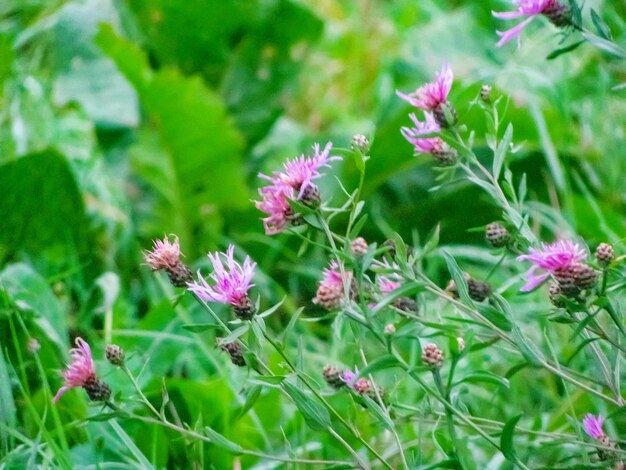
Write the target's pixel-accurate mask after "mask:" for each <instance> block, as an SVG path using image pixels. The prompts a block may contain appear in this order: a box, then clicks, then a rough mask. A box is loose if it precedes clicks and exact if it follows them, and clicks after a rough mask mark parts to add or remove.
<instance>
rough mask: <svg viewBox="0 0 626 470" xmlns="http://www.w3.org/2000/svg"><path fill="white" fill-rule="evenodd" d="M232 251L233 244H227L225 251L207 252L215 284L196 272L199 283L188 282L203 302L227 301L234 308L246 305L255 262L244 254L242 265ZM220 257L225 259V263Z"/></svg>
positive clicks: (190, 288)
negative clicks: (210, 283)
mask: <svg viewBox="0 0 626 470" xmlns="http://www.w3.org/2000/svg"><path fill="white" fill-rule="evenodd" d="M234 251H235V246H234V245H229V246H228V250H227V251H226V253H220V252H215V253H209V254H208V256H209V259H210V260H211V264H212V265H213V274H211V279H212V280H213V281H214V282H215V284H214V285H213V286H210V285H209V284H208V283H207V281H206V279H204V278H203V277H202V275H201V274H200V273H199V272H198V279H200V284H198V283H197V282H193V283H189V284H187V286H188V289H189V290H190V291H191V292H193V293H194V294H196V295H197V296H198V297H200V298H201V299H202V300H204V301H205V302H220V303H228V304H231V305H232V306H234V307H236V308H237V307H243V306H246V305H248V303H249V298H248V290H249V289H250V287H252V286H253V284H251V281H252V278H253V277H254V269H255V268H256V263H254V262H253V261H252V260H251V259H250V257H249V256H246V259H245V260H244V262H243V266H242V265H241V264H239V263H238V262H237V261H235V258H234V256H233V254H234ZM222 258H223V259H224V260H225V263H226V264H225V265H224V263H223V262H222Z"/></svg>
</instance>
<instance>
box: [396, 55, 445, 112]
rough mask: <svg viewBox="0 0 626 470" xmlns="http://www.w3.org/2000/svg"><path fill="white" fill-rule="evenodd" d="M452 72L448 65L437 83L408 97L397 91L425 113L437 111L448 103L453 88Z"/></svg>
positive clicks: (425, 86) (439, 74) (442, 70)
mask: <svg viewBox="0 0 626 470" xmlns="http://www.w3.org/2000/svg"><path fill="white" fill-rule="evenodd" d="M453 78H454V77H453V75H452V70H451V69H450V66H449V65H448V64H444V65H443V66H442V67H441V72H439V73H438V74H437V77H436V78H435V81H433V82H430V83H426V84H425V85H422V86H421V87H419V88H418V89H417V90H415V91H414V92H413V93H409V94H408V95H406V94H404V93H402V92H400V91H396V93H397V95H398V96H399V97H400V98H402V99H403V100H405V101H407V102H408V103H410V104H412V105H413V106H415V107H417V108H420V109H422V110H424V111H436V110H437V109H439V107H440V106H441V105H444V104H446V103H447V102H448V94H449V93H450V89H451V88H452V80H453Z"/></svg>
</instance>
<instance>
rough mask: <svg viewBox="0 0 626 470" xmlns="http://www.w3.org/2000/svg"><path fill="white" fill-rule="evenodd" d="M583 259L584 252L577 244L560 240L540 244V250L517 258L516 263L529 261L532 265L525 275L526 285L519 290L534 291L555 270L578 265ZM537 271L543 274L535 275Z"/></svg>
mask: <svg viewBox="0 0 626 470" xmlns="http://www.w3.org/2000/svg"><path fill="white" fill-rule="evenodd" d="M585 257H586V252H585V250H584V249H583V248H582V247H580V246H579V245H578V244H577V243H574V242H572V241H569V240H562V241H558V242H555V243H552V244H548V245H547V244H545V243H542V244H541V248H540V249H535V248H531V249H530V250H529V252H528V254H527V255H521V256H518V257H517V260H518V261H530V262H531V263H532V264H533V266H532V267H531V268H530V269H529V270H528V272H527V273H526V284H524V286H523V287H522V288H521V289H520V290H521V291H522V292H528V291H531V290H533V289H535V288H536V287H537V286H539V285H540V284H541V283H542V282H544V281H545V280H546V279H547V278H548V277H549V276H550V275H551V274H554V273H555V272H556V271H557V270H561V269H565V268H568V267H570V266H571V265H573V264H574V263H579V262H581V261H582V260H584V259H585ZM538 269H540V270H542V271H545V272H544V273H541V274H536V271H537V270H538Z"/></svg>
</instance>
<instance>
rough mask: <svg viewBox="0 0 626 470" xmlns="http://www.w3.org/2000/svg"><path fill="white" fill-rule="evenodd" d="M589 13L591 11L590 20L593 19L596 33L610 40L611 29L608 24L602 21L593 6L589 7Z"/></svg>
mask: <svg viewBox="0 0 626 470" xmlns="http://www.w3.org/2000/svg"><path fill="white" fill-rule="evenodd" d="M590 13H591V21H593V25H594V26H595V27H596V29H597V30H598V34H599V35H600V36H601V37H602V38H604V39H608V40H609V41H610V40H611V30H610V28H609V26H608V25H607V24H606V23H605V22H604V20H603V19H602V18H600V15H598V14H597V13H596V11H595V10H594V9H593V8H591V9H590Z"/></svg>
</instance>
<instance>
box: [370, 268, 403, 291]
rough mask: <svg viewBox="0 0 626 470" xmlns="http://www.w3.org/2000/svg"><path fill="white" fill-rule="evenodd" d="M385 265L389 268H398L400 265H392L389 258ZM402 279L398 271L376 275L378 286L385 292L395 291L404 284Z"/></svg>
mask: <svg viewBox="0 0 626 470" xmlns="http://www.w3.org/2000/svg"><path fill="white" fill-rule="evenodd" d="M385 266H386V267H387V268H389V269H398V265H397V264H396V263H393V264H392V265H390V264H389V262H388V261H387V260H385ZM401 280H402V277H401V276H400V275H399V274H396V273H391V274H389V275H387V276H383V275H379V276H376V282H377V283H378V288H379V289H380V291H381V292H382V293H384V294H388V293H389V292H393V291H394V290H396V289H398V288H399V287H400V286H401V285H402V282H401Z"/></svg>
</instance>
